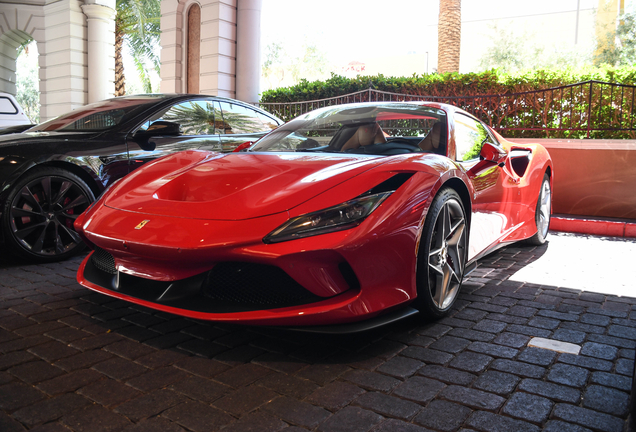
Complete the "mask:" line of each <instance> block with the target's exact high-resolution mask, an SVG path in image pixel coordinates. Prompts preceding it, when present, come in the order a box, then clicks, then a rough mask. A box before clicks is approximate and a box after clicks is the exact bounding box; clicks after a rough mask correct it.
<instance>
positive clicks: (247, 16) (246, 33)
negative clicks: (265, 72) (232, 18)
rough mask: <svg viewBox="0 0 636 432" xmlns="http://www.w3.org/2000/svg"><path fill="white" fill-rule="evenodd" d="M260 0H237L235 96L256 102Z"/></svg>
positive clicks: (259, 65) (259, 73) (257, 94)
mask: <svg viewBox="0 0 636 432" xmlns="http://www.w3.org/2000/svg"><path fill="white" fill-rule="evenodd" d="M261 3H262V2H261V0H238V5H237V11H236V98H237V99H239V100H242V101H245V102H258V101H259V94H260V81H261Z"/></svg>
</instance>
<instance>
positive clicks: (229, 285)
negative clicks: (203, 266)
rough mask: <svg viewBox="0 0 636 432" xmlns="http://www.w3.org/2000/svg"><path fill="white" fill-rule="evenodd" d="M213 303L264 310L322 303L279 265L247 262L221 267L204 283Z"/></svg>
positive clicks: (204, 288) (214, 270) (218, 266)
mask: <svg viewBox="0 0 636 432" xmlns="http://www.w3.org/2000/svg"><path fill="white" fill-rule="evenodd" d="M203 294H204V295H205V296H206V297H208V298H210V299H213V300H216V301H220V302H224V303H233V304H241V305H253V306H261V307H265V306H266V307H285V306H293V305H298V304H304V303H310V302H314V301H318V300H321V299H322V298H321V297H318V296H316V295H314V294H312V293H311V292H309V291H307V290H306V289H305V288H303V287H302V285H300V284H299V283H298V282H296V281H295V280H294V279H293V278H292V277H291V276H289V275H288V274H287V273H285V272H284V271H283V270H282V269H280V268H279V267H276V266H270V265H265V264H253V263H244V262H223V263H219V264H217V265H216V266H215V267H214V268H213V269H212V270H211V271H210V272H209V273H208V275H207V277H206V279H205V281H204V283H203Z"/></svg>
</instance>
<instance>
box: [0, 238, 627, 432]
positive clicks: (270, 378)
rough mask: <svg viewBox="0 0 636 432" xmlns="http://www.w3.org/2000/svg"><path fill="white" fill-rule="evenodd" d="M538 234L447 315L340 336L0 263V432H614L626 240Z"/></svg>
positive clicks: (471, 286)
mask: <svg viewBox="0 0 636 432" xmlns="http://www.w3.org/2000/svg"><path fill="white" fill-rule="evenodd" d="M549 239H550V241H549V244H548V245H546V246H542V247H538V248H533V247H524V246H512V247H507V248H505V249H502V250H500V251H499V252H497V253H495V254H493V255H491V256H489V257H488V258H487V259H485V260H484V261H483V262H482V263H481V265H480V266H479V267H478V269H477V270H476V271H475V272H474V273H473V275H472V277H471V278H470V279H469V280H468V281H467V282H466V283H465V286H464V289H463V293H462V294H461V297H460V299H459V300H458V302H457V304H456V306H455V309H454V311H453V314H452V316H451V317H449V318H446V319H443V320H441V321H439V322H436V323H426V322H425V321H424V320H423V319H422V318H418V317H414V318H412V319H409V320H408V321H402V322H400V323H397V324H393V325H391V326H387V327H384V328H382V329H380V330H377V331H372V332H368V333H365V334H358V335H350V336H328V335H313V334H304V333H296V332H291V331H284V330H276V329H265V328H256V327H240V326H228V325H214V324H209V323H205V322H199V321H194V320H189V319H183V318H180V317H176V316H171V315H167V314H165V313H157V312H154V311H152V310H149V309H145V308H143V307H138V306H131V305H129V304H127V303H125V302H122V301H118V300H114V299H112V298H110V297H106V296H103V295H99V294H96V293H93V292H91V291H88V290H86V289H84V288H82V287H80V286H79V285H78V284H77V282H76V281H75V271H76V269H77V266H78V263H79V260H78V259H75V260H71V261H68V262H63V263H58V264H50V265H27V264H24V263H20V262H16V261H12V260H11V258H10V257H7V256H2V257H0V353H1V355H0V410H1V411H0V430H1V431H3V432H12V431H22V430H28V429H30V430H34V431H49V432H57V431H69V430H72V431H90V432H100V431H120V430H124V431H136V432H142V431H153V432H154V431H167V432H170V431H183V430H186V431H217V430H222V431H227V432H230V431H231V432H235V431H257V432H268V431H285V432H298V431H306V430H317V431H325V432H326V431H346V432H354V431H374V432H381V431H391V432H416V431H420V432H424V431H428V430H432V431H455V430H462V431H469V430H474V431H487V432H499V431H506V432H516V431H538V430H541V429H543V430H545V431H559V432H568V431H588V430H593V431H608V432H609V431H622V430H623V429H624V427H625V426H626V425H625V422H626V418H627V415H628V411H629V389H630V386H631V374H632V370H633V359H634V348H635V346H636V342H635V341H636V298H629V297H618V296H616V295H612V294H610V295H608V294H604V293H603V291H604V290H607V291H608V292H611V289H612V288H613V287H615V286H623V285H625V277H626V275H627V274H628V272H630V271H633V268H632V267H636V266H634V264H633V258H634V253H632V254H631V257H630V256H629V253H630V252H634V251H636V240H621V241H618V240H609V239H601V238H596V237H590V238H586V237H585V236H577V235H563V234H556V235H555V234H553V235H551V236H550V237H549ZM563 245H570V246H568V247H567V248H566V250H567V251H568V253H567V254H566V255H567V256H566V255H563V254H562V256H556V257H554V256H552V257H551V258H550V253H551V252H550V251H551V250H562V249H563ZM599 250H603V251H605V250H608V251H610V252H609V253H610V257H607V256H605V254H603V257H602V258H603V260H602V261H601V259H600V258H599V257H598V255H599V254H598V251H599ZM612 251H614V252H612ZM625 254H627V256H624V255H625ZM611 255H613V256H611ZM594 256H596V257H597V259H591V260H590V257H594ZM577 260H578V262H579V265H578V267H577V265H576V262H577ZM621 260H622V261H621ZM561 261H563V262H566V261H567V262H569V263H570V264H568V265H567V266H564V265H563V264H562V262H561ZM625 263H626V264H625ZM594 265H596V266H598V272H594V271H593V269H591V268H590V266H592V267H593V266H594ZM529 269H530V270H531V271H528V270H529ZM519 275H525V276H524V277H523V278H520V277H519ZM546 275H548V276H546ZM549 275H553V278H552V279H551V278H550V276H549ZM534 277H539V278H540V279H541V282H539V283H536V282H533V278H534ZM594 277H596V278H597V280H598V282H596V283H595V284H591V283H590V278H594ZM550 280H554V281H555V282H554V283H553V284H551V283H550ZM633 281H634V279H633V278H632V279H631V280H630V281H629V283H631V284H633ZM589 285H594V288H596V291H600V292H592V291H590V290H587V291H579V290H577V289H576V288H577V287H582V286H586V287H587V286H589ZM627 285H629V284H627ZM632 287H633V285H632ZM621 289H623V290H624V287H623V288H621ZM635 297H636V295H635ZM532 337H543V338H550V339H554V340H559V341H565V342H570V343H574V344H577V345H579V346H581V347H582V349H581V352H580V354H579V355H573V354H558V353H556V352H554V351H549V350H545V349H540V348H532V347H528V346H527V344H528V341H529V340H530V339H531V338H532Z"/></svg>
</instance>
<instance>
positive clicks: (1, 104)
mask: <svg viewBox="0 0 636 432" xmlns="http://www.w3.org/2000/svg"><path fill="white" fill-rule="evenodd" d="M17 113H18V109H17V108H16V107H15V105H13V102H11V99H9V98H8V97H4V96H0V114H17Z"/></svg>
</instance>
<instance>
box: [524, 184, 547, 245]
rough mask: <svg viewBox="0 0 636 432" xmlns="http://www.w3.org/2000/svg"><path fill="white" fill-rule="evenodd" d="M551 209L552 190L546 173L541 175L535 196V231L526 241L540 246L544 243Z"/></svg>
mask: <svg viewBox="0 0 636 432" xmlns="http://www.w3.org/2000/svg"><path fill="white" fill-rule="evenodd" d="M551 211H552V190H551V188H550V177H549V176H548V174H547V173H546V174H544V175H543V181H542V182H541V189H540V190H539V197H538V198H537V207H536V210H535V213H534V223H535V224H536V226H537V232H536V234H535V235H533V236H532V237H530V238H529V239H528V240H526V242H527V243H528V244H531V245H534V246H541V245H542V244H544V243H545V239H546V237H547V236H548V231H549V230H550V213H551Z"/></svg>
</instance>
